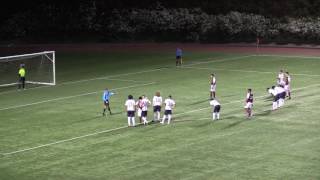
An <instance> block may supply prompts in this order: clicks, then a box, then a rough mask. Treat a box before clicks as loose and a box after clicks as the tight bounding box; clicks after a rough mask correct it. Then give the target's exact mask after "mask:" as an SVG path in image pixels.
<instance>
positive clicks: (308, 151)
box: [0, 52, 320, 180]
mask: <svg viewBox="0 0 320 180" xmlns="http://www.w3.org/2000/svg"><path fill="white" fill-rule="evenodd" d="M56 60H57V64H56V69H57V85H56V86H54V87H37V88H31V87H27V88H28V89H27V90H25V91H17V90H16V89H15V88H5V89H0V90H1V91H0V122H1V126H0V136H1V139H0V153H1V156H0V158H1V163H0V179H10V180H11V179H33V180H34V179H68V180H70V179H148V180H149V179H320V130H319V129H320V120H319V117H320V107H319V102H320V93H319V88H320V57H319V58H314V57H313V58H311V57H294V56H291V57H290V56H278V55H265V56H260V55H259V56H256V55H253V54H241V53H238V54H236V53H214V52H187V53H185V57H184V66H183V67H180V68H176V67H175V60H174V54H173V55H172V52H157V53H154V52H145V53H141V52H126V53H121V52H115V53H110V52H109V53H87V52H83V53H59V52H57V54H56ZM280 69H285V70H287V71H289V72H290V73H291V77H292V85H291V88H292V90H293V92H292V99H291V100H287V101H286V102H285V105H284V107H282V108H281V109H279V110H277V111H274V112H271V111H270V109H271V104H272V103H271V100H270V99H269V98H268V97H269V95H268V94H267V92H266V88H267V87H270V86H272V85H273V84H275V82H276V77H277V73H278V71H279V70H280ZM212 72H214V73H215V74H216V77H217V97H218V99H219V101H220V103H221V106H222V109H221V117H220V118H221V120H219V121H215V122H213V121H212V120H211V107H210V106H209V100H208V98H209V75H210V74H211V73H212ZM106 87H108V88H109V89H111V90H112V91H115V92H117V94H116V95H114V96H112V98H111V100H110V103H111V104H110V105H111V108H112V111H113V115H111V116H110V115H107V116H106V117H102V114H101V113H102V100H101V96H102V92H103V90H104V89H105V88H106ZM247 88H252V89H253V93H254V96H255V102H254V108H253V113H254V117H253V118H252V119H247V118H246V117H245V113H244V109H243V106H244V99H245V94H246V90H247ZM156 91H160V92H161V95H162V97H163V98H165V97H167V96H168V95H172V96H173V99H174V100H175V101H176V108H175V109H174V114H173V120H172V123H171V124H170V125H161V124H150V125H148V126H137V127H135V128H128V127H127V118H126V113H125V111H124V110H125V108H124V103H125V100H126V99H127V96H128V95H129V94H132V95H133V96H134V98H135V99H137V97H138V96H140V95H143V94H145V95H147V96H148V97H149V99H152V97H153V95H154V93H155V92H156ZM152 117H153V115H152V111H151V108H149V114H148V119H149V120H150V119H152ZM136 119H137V118H136Z"/></svg>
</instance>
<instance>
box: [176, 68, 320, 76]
mask: <svg viewBox="0 0 320 180" xmlns="http://www.w3.org/2000/svg"><path fill="white" fill-rule="evenodd" d="M182 68H186V69H199V70H217V71H232V72H245V73H260V74H277V72H270V71H254V70H238V69H224V68H205V67H182ZM291 75H294V76H309V77H320V74H303V73H294V74H293V73H292V74H291Z"/></svg>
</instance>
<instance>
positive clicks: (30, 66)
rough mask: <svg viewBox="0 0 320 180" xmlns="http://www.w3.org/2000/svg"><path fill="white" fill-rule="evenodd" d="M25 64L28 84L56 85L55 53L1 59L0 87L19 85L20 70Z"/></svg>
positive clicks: (45, 52)
mask: <svg viewBox="0 0 320 180" xmlns="http://www.w3.org/2000/svg"><path fill="white" fill-rule="evenodd" d="M21 64H24V66H25V70H26V83H27V84H40V85H56V67H55V51H44V52H38V53H31V54H22V55H15V56H6V57H0V87H8V86H15V85H17V84H18V80H19V79H18V70H19V67H20V65H21Z"/></svg>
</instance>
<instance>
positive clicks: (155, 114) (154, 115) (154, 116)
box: [153, 112, 158, 121]
mask: <svg viewBox="0 0 320 180" xmlns="http://www.w3.org/2000/svg"><path fill="white" fill-rule="evenodd" d="M157 116H158V115H157V112H155V113H154V114H153V120H155V121H156V120H157Z"/></svg>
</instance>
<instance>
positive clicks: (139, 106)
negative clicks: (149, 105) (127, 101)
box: [136, 96, 142, 123]
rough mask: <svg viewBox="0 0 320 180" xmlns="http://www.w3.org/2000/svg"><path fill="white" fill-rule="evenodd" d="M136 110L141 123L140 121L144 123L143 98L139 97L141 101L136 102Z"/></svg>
mask: <svg viewBox="0 0 320 180" xmlns="http://www.w3.org/2000/svg"><path fill="white" fill-rule="evenodd" d="M136 109H137V114H138V117H139V121H140V123H142V116H141V113H142V97H141V96H140V97H139V100H138V101H137V102H136Z"/></svg>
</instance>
